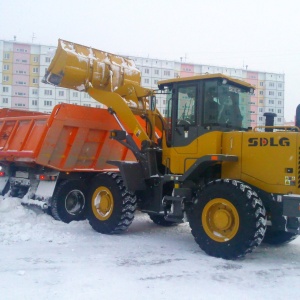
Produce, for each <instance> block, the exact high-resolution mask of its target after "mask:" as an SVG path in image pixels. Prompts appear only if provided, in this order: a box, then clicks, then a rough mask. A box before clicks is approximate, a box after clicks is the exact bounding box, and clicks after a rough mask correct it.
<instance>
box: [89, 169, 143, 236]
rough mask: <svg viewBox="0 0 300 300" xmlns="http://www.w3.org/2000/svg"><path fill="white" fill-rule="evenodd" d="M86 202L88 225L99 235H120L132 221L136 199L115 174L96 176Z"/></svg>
mask: <svg viewBox="0 0 300 300" xmlns="http://www.w3.org/2000/svg"><path fill="white" fill-rule="evenodd" d="M88 201H89V210H88V220H89V223H90V225H91V226H92V228H93V229H94V230H96V231H98V232H100V233H106V234H112V233H120V232H122V231H124V230H126V229H127V228H128V227H129V226H130V224H131V223H132V221H133V218H134V212H135V209H136V201H137V199H136V196H135V195H133V194H131V193H130V192H128V191H127V190H126V188H125V186H124V184H123V180H122V177H121V176H120V175H119V174H117V173H102V174H99V175H97V176H96V177H95V178H94V179H93V181H92V182H91V187H90V193H89V196H88Z"/></svg>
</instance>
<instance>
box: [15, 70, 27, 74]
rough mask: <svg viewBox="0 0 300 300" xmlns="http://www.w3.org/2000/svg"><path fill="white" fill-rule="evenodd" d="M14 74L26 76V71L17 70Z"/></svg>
mask: <svg viewBox="0 0 300 300" xmlns="http://www.w3.org/2000/svg"><path fill="white" fill-rule="evenodd" d="M16 73H17V74H26V71H23V70H17V71H16Z"/></svg>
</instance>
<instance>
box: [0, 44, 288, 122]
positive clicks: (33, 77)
mask: <svg viewBox="0 0 300 300" xmlns="http://www.w3.org/2000/svg"><path fill="white" fill-rule="evenodd" d="M55 49H56V47H53V46H46V45H37V44H28V43H19V42H17V41H4V40H0V107H1V108H3V107H7V108H19V109H26V110H35V111H40V112H51V110H52V108H53V107H54V106H55V105H56V104H59V103H62V102H66V103H72V104H76V105H84V106H92V107H102V105H101V104H100V103H98V102H97V101H95V100H94V99H92V98H91V97H90V96H89V95H88V94H87V93H84V92H79V91H73V90H68V89H64V88H57V87H54V86H51V85H47V84H44V83H42V78H43V76H44V74H45V71H46V69H47V67H48V66H49V64H50V61H51V58H52V56H53V54H54V52H55ZM129 57H130V58H131V59H133V60H134V61H135V63H136V65H137V67H138V69H139V70H140V71H141V74H142V85H143V86H144V87H148V88H152V89H157V82H158V81H159V80H162V79H168V78H174V77H187V76H193V75H200V74H206V73H223V74H225V75H228V76H231V77H234V78H238V79H241V80H244V81H247V82H249V83H251V84H252V85H254V86H255V87H256V90H255V93H254V95H253V96H252V97H251V103H250V104H251V105H250V110H251V124H252V126H253V127H254V126H257V125H263V124H264V121H265V117H264V116H263V115H264V113H265V112H273V113H276V115H277V117H276V118H275V125H283V124H284V79H285V78H284V74H277V73H268V72H260V71H253V70H247V69H245V68H240V69H238V68H229V67H222V66H212V65H204V64H196V63H193V64H192V63H186V62H182V61H171V60H161V59H155V58H145V57H136V56H130V55H129ZM157 107H158V108H159V110H160V111H161V112H162V113H163V114H165V113H166V99H165V97H164V96H160V95H159V96H157Z"/></svg>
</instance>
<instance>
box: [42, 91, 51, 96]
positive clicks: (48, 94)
mask: <svg viewBox="0 0 300 300" xmlns="http://www.w3.org/2000/svg"><path fill="white" fill-rule="evenodd" d="M44 95H46V96H52V90H45V91H44Z"/></svg>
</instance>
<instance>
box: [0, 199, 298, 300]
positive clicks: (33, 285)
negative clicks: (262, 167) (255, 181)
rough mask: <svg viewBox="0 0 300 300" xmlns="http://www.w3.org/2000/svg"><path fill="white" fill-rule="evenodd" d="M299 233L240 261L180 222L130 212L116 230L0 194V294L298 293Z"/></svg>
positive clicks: (182, 296) (196, 295)
mask: <svg viewBox="0 0 300 300" xmlns="http://www.w3.org/2000/svg"><path fill="white" fill-rule="evenodd" d="M299 280H300V238H298V239H296V240H295V241H293V242H292V243H290V244H288V245H285V246H282V247H270V246H267V245H264V244H263V245H261V246H260V247H259V248H257V249H256V250H255V252H253V253H251V254H249V255H247V256H246V258H244V259H242V260H236V261H226V260H223V259H217V258H213V257H209V256H207V255H206V254H205V253H203V252H202V251H201V250H200V248H199V247H198V245H197V244H196V243H195V242H194V239H193V237H192V235H191V233H190V229H189V226H188V224H182V225H179V226H176V227H171V228H163V227H159V226H157V225H155V224H153V223H152V221H151V220H150V219H149V218H148V216H147V215H145V214H141V213H137V214H136V217H135V220H134V222H133V224H132V225H131V226H130V227H129V230H128V231H127V232H126V233H123V234H121V235H102V234H99V233H97V232H95V231H93V229H92V228H91V227H90V226H89V224H88V222H87V221H81V222H72V223H70V224H65V223H62V222H58V221H55V220H54V219H52V217H50V216H49V215H47V214H44V213H43V212H41V211H40V210H38V209H32V208H28V207H24V206H22V205H21V204H20V203H19V201H18V200H17V199H15V198H10V199H5V200H4V199H3V198H1V197H0V299H3V300H8V299H13V300H16V299H30V300H34V299H72V300H76V299H103V300H106V299H118V300H119V299H124V300H126V299H130V300H134V299H141V300H146V299H186V300H190V299H197V300H201V299H231V300H232V299H272V300H274V299H299V290H298V284H299Z"/></svg>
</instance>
